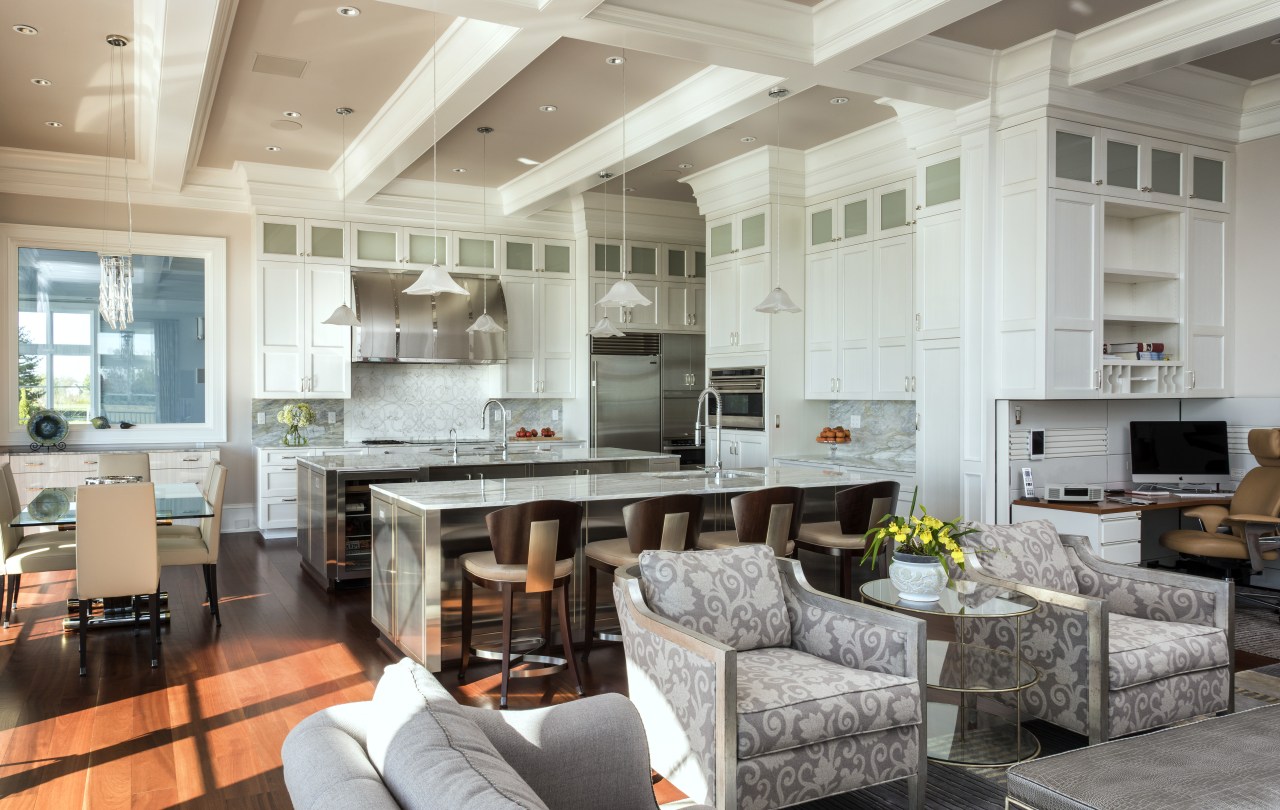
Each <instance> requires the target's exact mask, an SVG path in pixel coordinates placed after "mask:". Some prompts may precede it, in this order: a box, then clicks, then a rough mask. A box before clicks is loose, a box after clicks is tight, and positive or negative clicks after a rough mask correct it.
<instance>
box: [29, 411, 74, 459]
mask: <svg viewBox="0 0 1280 810" xmlns="http://www.w3.org/2000/svg"><path fill="white" fill-rule="evenodd" d="M70 430H71V427H70V426H69V425H68V424H67V417H65V416H63V415H62V414H60V413H58V412H57V411H51V410H48V409H41V410H38V411H36V412H35V413H33V414H31V418H30V419H28V420H27V435H28V436H30V437H31V449H32V450H39V449H40V448H42V447H46V448H47V447H57V448H58V449H59V450H65V449H67V445H66V442H65V439H66V438H67V433H68V432H69V431H70Z"/></svg>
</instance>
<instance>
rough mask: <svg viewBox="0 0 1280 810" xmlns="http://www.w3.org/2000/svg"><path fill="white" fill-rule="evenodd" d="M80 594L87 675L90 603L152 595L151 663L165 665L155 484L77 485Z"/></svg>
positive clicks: (82, 672)
mask: <svg viewBox="0 0 1280 810" xmlns="http://www.w3.org/2000/svg"><path fill="white" fill-rule="evenodd" d="M76 535H77V542H76V599H78V600H79V601H80V675H81V676H84V675H87V674H88V672H89V669H88V652H87V650H86V648H85V644H86V641H87V637H88V628H89V602H90V600H92V599H98V598H106V597H112V596H137V595H138V594H142V593H146V594H151V598H150V600H149V604H148V607H149V608H150V611H149V612H150V613H151V666H153V667H156V666H159V665H160V611H159V606H160V562H159V558H158V556H157V554H156V491H155V486H154V485H153V484H151V483H139V484H117V485H115V486H109V487H108V486H84V487H80V488H78V489H77V490H76Z"/></svg>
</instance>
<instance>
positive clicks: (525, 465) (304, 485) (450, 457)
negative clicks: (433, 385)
mask: <svg viewBox="0 0 1280 810" xmlns="http://www.w3.org/2000/svg"><path fill="white" fill-rule="evenodd" d="M495 450H496V451H497V452H491V453H477V452H459V453H458V454H457V455H454V454H453V453H452V452H451V451H449V450H439V449H435V448H432V449H431V450H424V449H422V448H415V447H411V446H403V447H395V448H391V449H388V450H386V451H384V452H379V453H376V454H367V453H364V452H359V453H350V454H344V453H328V454H325V455H319V456H311V457H303V458H297V459H296V465H297V478H298V489H297V506H298V554H299V555H300V556H301V557H302V567H303V570H305V571H306V572H307V573H309V574H311V575H312V576H313V577H315V578H316V580H318V581H319V582H320V583H322V584H323V585H325V586H326V587H332V586H334V585H337V584H338V583H341V582H347V581H361V582H363V581H365V580H368V579H369V572H370V563H369V556H370V538H371V536H372V535H371V532H370V509H369V487H370V485H371V484H375V483H391V482H401V483H404V482H414V481H416V482H424V481H483V480H487V479H504V480H509V479H515V478H527V477H529V476H534V475H536V476H538V477H554V476H577V475H598V474H602V473H627V472H657V471H663V470H667V471H672V470H677V469H678V468H679V466H680V461H679V458H678V457H677V456H669V455H664V454H661V453H650V452H646V451H643V450H624V449H619V448H616V447H556V448H554V449H546V448H542V449H533V448H530V447H527V446H521V445H516V446H513V447H510V448H508V450H507V451H506V452H505V453H504V452H501V450H500V448H495Z"/></svg>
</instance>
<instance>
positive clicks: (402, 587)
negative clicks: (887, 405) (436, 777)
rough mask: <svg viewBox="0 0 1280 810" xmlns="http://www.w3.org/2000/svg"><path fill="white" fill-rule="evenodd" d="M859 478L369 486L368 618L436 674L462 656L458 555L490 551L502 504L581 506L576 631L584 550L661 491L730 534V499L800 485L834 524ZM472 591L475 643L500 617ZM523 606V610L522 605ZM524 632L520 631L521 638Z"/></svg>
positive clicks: (762, 475)
mask: <svg viewBox="0 0 1280 810" xmlns="http://www.w3.org/2000/svg"><path fill="white" fill-rule="evenodd" d="M862 480H863V479H861V478H860V477H859V476H857V475H854V474H850V473H845V472H835V471H831V470H816V469H811V468H804V467H795V466H774V467H765V468H757V469H754V470H732V471H725V472H723V473H721V474H720V475H715V474H705V473H703V472H701V471H690V470H681V471H668V472H650V473H630V474H604V475H585V476H564V477H542V476H539V477H534V478H516V479H501V480H495V479H493V478H488V477H487V478H484V479H481V480H476V479H473V480H470V481H465V480H464V481H452V482H441V483H429V482H428V483H388V484H377V485H374V486H373V487H372V488H371V489H372V496H371V499H370V502H371V507H372V512H373V514H372V533H373V549H372V550H373V571H372V586H373V596H372V618H373V623H374V625H375V626H376V627H377V628H378V630H379V631H380V633H381V634H382V637H383V639H384V640H385V642H386V643H387V644H388V645H390V646H391V647H394V648H395V650H396V651H398V652H399V653H402V654H404V655H407V656H409V657H410V658H413V659H414V660H415V661H418V662H419V663H421V664H422V665H424V666H426V667H427V668H428V669H430V670H431V671H433V672H439V671H440V669H441V667H442V665H443V662H445V661H452V660H456V659H457V658H458V655H459V652H460V646H459V645H460V636H461V633H460V628H461V612H460V610H459V604H460V598H461V590H462V589H461V581H462V571H461V566H460V565H459V564H458V558H459V557H460V556H461V555H463V554H466V553H469V552H472V551H485V550H488V549H489V548H490V545H489V538H488V533H487V531H486V529H485V523H484V518H485V515H487V514H488V513H489V512H492V511H494V510H495V509H499V508H501V507H504V506H511V505H513V504H518V503H524V502H525V501H533V500H546V499H556V500H566V501H574V502H576V503H580V504H582V506H583V509H584V513H585V514H584V518H583V529H582V535H581V540H580V543H579V550H578V554H577V558H576V560H575V566H574V571H575V575H574V578H573V591H572V592H571V593H570V600H571V613H572V616H573V624H574V626H575V627H577V628H579V629H578V633H579V639H576V640H580V634H581V621H580V616H581V606H582V605H583V604H584V601H583V600H584V599H585V598H586V594H584V593H583V587H584V583H585V577H584V576H582V572H583V570H584V565H585V563H584V561H583V554H582V550H581V547H582V545H584V544H585V543H587V542H588V541H592V540H603V539H607V538H611V537H622V536H624V535H625V531H624V529H623V522H622V509H623V507H624V506H626V505H627V504H629V503H633V502H635V501H639V500H643V499H645V498H654V497H658V496H661V495H679V494H696V495H701V496H702V497H703V499H704V501H705V507H704V514H703V525H702V528H703V531H713V530H719V529H729V528H732V525H733V520H732V517H731V512H730V509H729V499H730V498H731V497H732V496H734V495H736V494H737V493H739V492H745V491H748V490H753V489H760V488H763V487H769V486H795V487H803V488H804V489H806V494H805V509H804V518H805V520H806V521H810V520H814V521H817V520H832V519H833V518H834V513H835V506H834V504H835V492H836V490H837V489H840V488H843V487H847V486H849V485H851V484H856V483H859V482H860V481H862ZM611 587H612V583H611V582H608V581H605V578H602V581H601V583H600V593H599V594H597V595H596V598H597V604H599V605H600V607H601V616H602V620H603V617H607V616H609V615H612V610H611V609H606V608H608V606H610V605H612V601H613V600H612V599H611V598H610V597H609V595H608V594H609V593H610V590H609V589H610V588H611ZM483 593H484V592H483V591H480V592H477V602H476V608H475V615H474V628H475V629H474V638H475V642H474V643H476V644H487V643H490V642H492V641H493V640H494V639H496V637H497V634H498V626H499V624H500V614H501V611H500V609H499V608H498V607H497V603H496V601H489V602H486V601H484V597H483ZM524 601H527V602H528V604H527V605H524V604H522V602H524ZM516 607H517V613H516V615H515V630H516V634H517V635H526V634H532V635H538V634H539V631H538V629H537V628H538V627H539V626H540V621H539V614H538V611H537V609H536V604H535V600H532V599H529V600H518V601H517V604H516ZM522 631H524V632H522Z"/></svg>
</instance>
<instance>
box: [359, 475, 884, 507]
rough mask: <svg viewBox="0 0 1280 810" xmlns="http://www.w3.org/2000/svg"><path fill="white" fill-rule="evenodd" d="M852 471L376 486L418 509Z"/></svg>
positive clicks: (622, 496) (744, 484) (732, 485)
mask: <svg viewBox="0 0 1280 810" xmlns="http://www.w3.org/2000/svg"><path fill="white" fill-rule="evenodd" d="M861 480H862V479H861V478H859V477H858V476H857V475H855V474H851V473H840V472H833V471H830V470H817V469H810V468H805V467H779V466H770V467H763V468H759V467H757V468H755V469H754V470H730V471H726V472H725V474H724V475H722V476H721V477H719V478H717V477H715V476H714V475H712V476H705V475H703V474H702V473H701V471H694V470H682V471H680V472H678V473H675V472H655V473H615V474H609V475H565V476H557V477H543V478H509V479H487V480H483V481H440V482H437V483H420V484H419V483H405V484H377V485H375V486H373V487H371V489H372V490H374V491H375V492H379V493H381V494H383V495H386V496H389V497H391V498H392V499H393V500H398V501H402V502H403V503H405V504H407V505H409V506H413V507H417V508H419V509H473V508H476V507H493V508H497V507H501V506H510V505H513V504H517V503H524V502H526V501H532V500H544V499H554V500H565V501H576V502H584V501H609V500H628V499H633V498H655V497H658V496H660V495H682V494H695V495H697V494H707V493H714V492H745V491H748V490H753V489H760V488H761V487H766V486H793V487H835V486H848V485H850V484H856V483H859V482H860V481H861Z"/></svg>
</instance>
